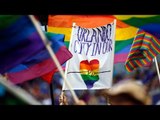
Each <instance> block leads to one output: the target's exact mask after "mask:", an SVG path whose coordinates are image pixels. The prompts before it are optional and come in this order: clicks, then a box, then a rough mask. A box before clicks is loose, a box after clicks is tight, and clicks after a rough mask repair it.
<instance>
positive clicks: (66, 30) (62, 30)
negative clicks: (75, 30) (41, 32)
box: [48, 26, 72, 41]
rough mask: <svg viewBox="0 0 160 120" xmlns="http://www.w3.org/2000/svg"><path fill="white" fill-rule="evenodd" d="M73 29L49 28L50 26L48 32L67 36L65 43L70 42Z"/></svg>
mask: <svg viewBox="0 0 160 120" xmlns="http://www.w3.org/2000/svg"><path fill="white" fill-rule="evenodd" d="M71 31H72V28H64V27H62V28H61V27H49V26H48V32H54V33H61V34H65V41H69V40H70V36H71Z"/></svg>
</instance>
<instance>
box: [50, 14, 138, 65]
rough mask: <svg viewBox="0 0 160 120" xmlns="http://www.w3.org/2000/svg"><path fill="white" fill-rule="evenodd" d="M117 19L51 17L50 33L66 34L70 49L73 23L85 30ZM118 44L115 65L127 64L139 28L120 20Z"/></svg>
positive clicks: (77, 16) (103, 17)
mask: <svg viewBox="0 0 160 120" xmlns="http://www.w3.org/2000/svg"><path fill="white" fill-rule="evenodd" d="M114 19H116V17H115V16H107V15H106V16H105V15H49V17H48V31H49V32H54V33H61V34H65V44H66V46H67V47H68V45H69V41H70V35H71V30H72V29H71V28H72V23H73V22H76V24H77V25H79V26H81V27H85V28H94V27H97V26H103V25H105V24H107V23H110V22H112V21H113V20H114ZM116 27H117V28H116V39H115V40H116V42H115V56H114V63H115V64H116V63H119V62H125V61H126V59H127V56H128V54H129V51H130V48H131V45H132V42H133V40H134V37H135V35H136V32H137V31H138V28H136V27H131V26H129V25H127V24H125V23H123V22H121V21H119V20H117V26H116Z"/></svg>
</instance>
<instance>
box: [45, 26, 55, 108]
mask: <svg viewBox="0 0 160 120" xmlns="http://www.w3.org/2000/svg"><path fill="white" fill-rule="evenodd" d="M44 30H45V31H46V32H47V24H45V25H44ZM53 76H54V73H53ZM52 79H53V78H52ZM49 88H50V97H51V102H52V105H54V92H53V84H52V80H51V83H50V84H49Z"/></svg>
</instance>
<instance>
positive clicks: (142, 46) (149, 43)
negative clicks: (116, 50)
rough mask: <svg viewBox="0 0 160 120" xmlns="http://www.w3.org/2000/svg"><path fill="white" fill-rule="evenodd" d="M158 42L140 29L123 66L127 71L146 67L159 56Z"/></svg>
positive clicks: (159, 42) (159, 44)
mask: <svg viewBox="0 0 160 120" xmlns="http://www.w3.org/2000/svg"><path fill="white" fill-rule="evenodd" d="M159 46H160V41H159V40H158V39H157V38H156V37H155V36H153V35H151V34H150V33H148V32H145V31H144V30H142V29H140V30H139V31H138V32H137V36H136V37H135V39H134V41H133V45H132V47H131V50H130V53H129V56H128V59H127V60H126V63H125V66H126V69H127V71H129V72H131V71H132V70H134V69H136V68H138V67H142V66H146V65H148V64H150V62H151V61H152V59H153V58H154V57H156V56H157V55H158V54H160V47H159Z"/></svg>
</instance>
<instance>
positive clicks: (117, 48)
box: [115, 38, 134, 53]
mask: <svg viewBox="0 0 160 120" xmlns="http://www.w3.org/2000/svg"><path fill="white" fill-rule="evenodd" d="M133 40H134V38H131V39H128V40H125V41H116V42H115V53H116V52H118V51H120V50H122V49H124V48H125V47H126V46H128V45H130V44H132V42H133Z"/></svg>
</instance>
